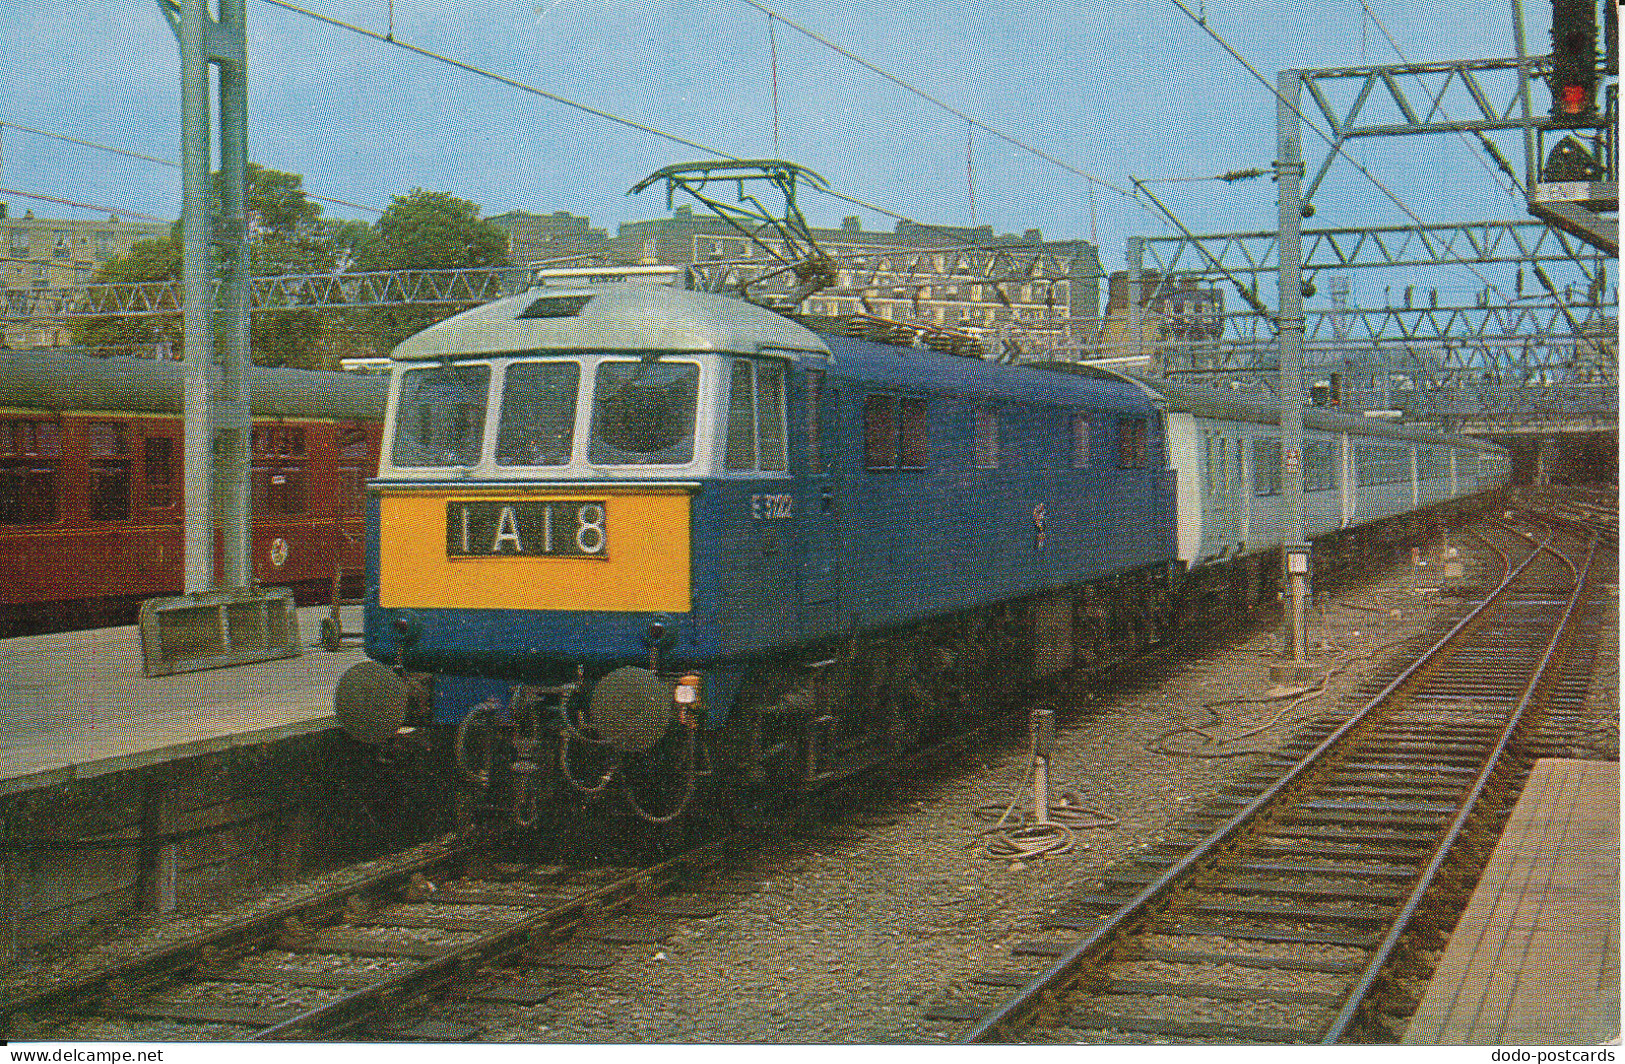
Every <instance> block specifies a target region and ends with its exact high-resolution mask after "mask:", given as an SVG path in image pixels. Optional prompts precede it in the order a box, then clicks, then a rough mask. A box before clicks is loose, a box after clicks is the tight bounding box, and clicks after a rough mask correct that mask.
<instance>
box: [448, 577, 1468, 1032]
mask: <svg viewBox="0 0 1625 1064" xmlns="http://www.w3.org/2000/svg"><path fill="white" fill-rule="evenodd" d="M1447 608H1448V607H1447ZM1439 610H1440V605H1439V604H1438V603H1437V601H1436V600H1434V599H1432V598H1430V597H1427V596H1422V595H1418V594H1417V593H1416V592H1414V590H1413V589H1412V586H1411V576H1410V573H1409V570H1402V571H1400V572H1397V573H1394V574H1391V575H1390V576H1389V577H1388V578H1386V579H1384V580H1380V581H1378V582H1377V583H1375V584H1372V585H1370V586H1368V587H1365V588H1363V589H1359V590H1356V591H1351V592H1347V593H1341V594H1338V595H1337V596H1335V597H1334V601H1333V604H1332V605H1330V606H1328V608H1327V609H1326V610H1325V611H1324V615H1323V616H1322V617H1321V618H1319V619H1317V623H1316V625H1315V627H1314V629H1313V630H1312V631H1313V636H1312V638H1313V639H1314V640H1315V642H1316V648H1315V650H1316V656H1317V657H1319V658H1320V659H1321V660H1322V661H1324V662H1325V663H1326V664H1328V665H1331V666H1333V667H1334V668H1335V669H1337V670H1338V671H1337V672H1336V673H1335V675H1334V676H1333V677H1332V680H1331V682H1330V684H1329V687H1328V690H1327V691H1326V692H1325V693H1324V694H1322V695H1320V696H1319V697H1318V698H1315V699H1312V700H1310V701H1307V702H1295V701H1294V700H1292V699H1279V700H1276V701H1270V702H1262V701H1249V702H1237V703H1230V704H1223V705H1219V706H1218V707H1217V708H1216V712H1215V713H1210V712H1209V711H1208V710H1206V709H1205V708H1204V704H1206V703H1216V702H1221V701H1222V700H1225V699H1260V698H1261V697H1262V696H1263V695H1265V694H1266V693H1267V692H1268V689H1269V670H1268V665H1269V662H1270V660H1271V659H1272V658H1273V657H1274V655H1275V653H1276V647H1277V644H1278V641H1279V632H1278V629H1277V628H1275V627H1273V626H1265V627H1259V628H1257V629H1256V630H1255V631H1253V632H1252V633H1251V634H1249V635H1243V636H1239V637H1236V638H1235V639H1233V640H1232V641H1230V642H1229V643H1228V644H1226V645H1223V646H1221V647H1218V648H1216V649H1209V650H1206V651H1202V652H1199V653H1198V655H1197V656H1195V657H1191V658H1187V660H1184V661H1182V662H1180V663H1179V664H1178V665H1177V666H1172V667H1170V668H1168V669H1167V670H1165V671H1166V673H1167V675H1166V676H1165V677H1159V678H1155V679H1153V680H1142V681H1139V682H1137V683H1135V684H1134V685H1133V687H1132V688H1131V689H1127V690H1123V689H1119V690H1099V691H1077V692H1073V693H1071V694H1070V695H1069V696H1068V697H1067V699H1066V701H1067V702H1068V703H1069V704H1064V705H1060V706H1058V710H1059V711H1060V712H1059V720H1058V727H1057V736H1056V750H1055V753H1054V757H1053V760H1052V764H1051V770H1050V778H1051V791H1052V794H1053V795H1058V794H1059V793H1060V792H1061V791H1072V792H1075V793H1076V794H1077V795H1079V797H1080V798H1081V799H1082V801H1083V804H1084V805H1086V806H1088V807H1090V808H1091V809H1094V810H1098V811H1100V812H1103V813H1108V814H1110V815H1112V816H1114V817H1116V818H1118V822H1117V823H1116V824H1115V825H1114V826H1111V827H1109V828H1102V829H1095V830H1086V831H1081V832H1079V833H1078V838H1079V842H1078V845H1077V847H1076V848H1075V850H1074V851H1073V853H1071V854H1069V855H1066V856H1062V857H1056V858H1040V859H1036V860H1031V861H1026V862H1020V861H1018V862H1009V861H996V860H991V859H989V858H988V857H987V855H986V852H985V846H986V842H987V838H986V836H985V835H983V834H981V832H982V831H983V830H984V829H985V828H987V826H988V824H987V823H986V821H984V820H982V819H980V818H978V816H977V814H976V810H977V807H978V806H980V805H982V804H984V803H1001V804H1002V803H1005V802H1008V801H1009V800H1010V799H1011V798H1012V797H1016V798H1018V799H1019V800H1020V802H1021V803H1022V804H1028V805H1030V801H1031V799H1030V794H1031V791H1030V785H1029V784H1028V783H1027V770H1028V766H1029V763H1030V756H1029V753H1028V751H1027V748H1026V746H1025V743H1023V742H1020V741H1014V742H1009V743H1005V744H1003V745H1001V746H1000V747H998V748H997V749H993V750H989V751H986V752H985V753H984V755H983V757H982V758H980V759H979V761H980V763H978V764H971V765H967V766H965V767H964V768H962V769H960V770H957V771H955V772H952V773H944V774H940V775H942V776H943V778H940V779H934V780H932V781H930V782H929V783H927V784H924V785H922V786H920V787H919V788H918V789H917V792H916V794H915V796H914V798H913V800H911V801H905V802H904V803H903V804H901V806H900V807H899V808H897V809H896V814H897V819H896V821H895V823H893V824H891V825H889V826H885V827H878V828H870V829H868V830H867V831H865V832H864V833H863V837H862V838H860V839H858V840H855V841H823V842H816V843H813V842H806V841H804V842H801V843H798V844H794V845H793V846H792V847H790V848H787V849H786V850H783V851H781V852H779V853H777V854H774V855H769V856H765V857H763V858H761V859H758V860H757V861H755V862H754V863H753V866H752V867H751V869H750V870H749V871H750V872H751V873H753V874H755V875H757V876H758V877H759V878H760V886H759V888H758V889H757V890H756V891H755V892H754V893H751V894H745V895H741V896H739V897H738V898H737V899H736V903H735V904H734V905H733V906H731V907H727V908H725V911H723V912H722V913H721V914H720V915H719V916H717V917H716V918H714V919H711V920H704V921H685V922H682V923H681V924H680V925H679V930H678V933H677V934H676V936H674V937H673V938H672V939H671V940H670V941H669V942H667V943H664V944H659V945H649V946H647V947H627V948H626V949H625V951H624V953H623V954H622V959H621V961H620V962H619V963H617V964H616V965H614V966H613V967H611V968H609V969H607V970H606V971H604V972H602V973H598V974H595V975H593V976H590V977H587V978H585V979H584V980H583V981H582V982H581V983H580V984H579V985H577V986H573V987H571V986H567V987H566V988H565V989H564V990H563V991H561V992H560V993H559V994H558V995H556V996H555V997H553V998H552V999H551V1000H550V1001H549V1002H548V1003H547V1004H546V1005H544V1006H540V1007H538V1008H534V1009H528V1010H516V1011H511V1012H507V1013H503V1014H501V1015H500V1016H496V1015H492V1014H490V1013H479V1012H470V1013H468V1014H466V1015H464V1016H463V1017H461V1018H464V1019H466V1020H468V1021H470V1022H474V1023H476V1024H479V1025H482V1026H484V1027H485V1028H486V1030H485V1032H484V1035H483V1037H484V1038H486V1039H489V1040H504V1041H508V1040H512V1041H560V1042H647V1041H671V1042H756V1041H763V1042H915V1041H928V1042H929V1041H938V1040H940V1039H942V1038H944V1037H949V1036H951V1035H952V1033H953V1030H952V1025H949V1024H943V1023H941V1022H936V1021H927V1020H925V1019H924V1018H923V1015H924V1012H925V1009H926V1007H927V1006H928V1005H930V1004H932V1003H935V1002H937V1001H940V1000H943V999H952V998H954V997H955V996H956V995H958V994H961V993H963V992H965V991H966V989H967V988H968V987H970V985H971V983H970V981H971V980H972V979H973V978H974V977H975V976H977V975H979V974H982V973H985V972H989V971H994V970H998V969H1002V968H1007V967H1009V966H1010V963H1011V959H1010V958H1011V950H1012V947H1014V946H1015V945H1017V944H1018V943H1021V942H1024V941H1030V940H1034V939H1054V938H1056V937H1058V936H1057V935H1056V934H1055V933H1053V932H1049V933H1046V932H1043V931H1042V930H1041V929H1040V926H1039V921H1040V919H1041V918H1042V917H1043V916H1044V915H1046V914H1048V913H1050V912H1052V911H1054V910H1055V909H1056V908H1057V907H1059V906H1060V905H1061V904H1062V903H1063V902H1065V901H1066V900H1067V899H1068V898H1069V897H1071V896H1073V895H1075V894H1079V893H1083V894H1087V893H1093V890H1092V889H1091V884H1092V881H1094V880H1096V879H1098V877H1099V875H1100V873H1101V872H1102V871H1104V870H1105V869H1106V868H1108V867H1110V866H1111V865H1112V864H1114V863H1115V862H1117V861H1119V860H1121V859H1122V858H1123V857H1125V856H1127V855H1129V854H1130V853H1132V852H1134V851H1136V850H1138V849H1140V848H1142V847H1144V846H1147V845H1151V844H1154V843H1156V842H1159V841H1161V840H1163V839H1164V838H1166V837H1168V836H1169V835H1171V834H1178V832H1176V831H1175V830H1174V829H1175V828H1176V827H1177V825H1178V824H1179V823H1180V822H1181V820H1182V819H1183V818H1184V817H1185V815H1186V814H1187V812H1188V811H1189V810H1192V809H1194V808H1197V807H1199V806H1200V805H1201V804H1202V803H1204V802H1205V801H1206V800H1208V799H1210V798H1212V797H1214V796H1215V795H1217V793H1218V792H1219V791H1220V790H1221V789H1223V788H1224V787H1225V786H1226V785H1227V784H1230V783H1232V782H1235V781H1237V780H1239V779H1242V778H1243V777H1245V776H1246V775H1248V773H1249V772H1250V771H1251V770H1252V769H1253V768H1254V767H1256V766H1257V765H1258V763H1259V761H1260V758H1259V756H1258V755H1257V754H1252V755H1248V756H1226V757H1192V756H1173V755H1170V754H1166V753H1157V752H1153V751H1152V749H1151V748H1152V746H1153V745H1154V744H1156V743H1157V741H1158V740H1159V739H1161V740H1163V743H1162V746H1163V747H1164V748H1175V747H1178V748H1181V749H1189V750H1195V749H1198V748H1203V747H1206V749H1208V750H1209V751H1210V752H1212V751H1214V750H1218V751H1223V752H1225V753H1229V752H1231V751H1232V750H1234V749H1237V748H1242V749H1247V750H1255V751H1266V752H1267V751H1270V750H1273V749H1275V748H1276V747H1278V746H1279V745H1280V744H1281V743H1282V742H1283V741H1284V740H1286V739H1287V738H1288V737H1289V736H1290V735H1291V734H1292V725H1293V724H1295V723H1296V722H1298V721H1301V720H1303V719H1307V718H1308V717H1310V716H1313V715H1316V714H1318V713H1321V712H1323V711H1325V710H1327V709H1331V708H1334V707H1336V706H1338V705H1339V704H1340V703H1341V701H1342V700H1343V698H1345V697H1346V696H1347V695H1349V694H1350V693H1352V692H1353V690H1354V689H1355V688H1357V687H1358V685H1359V683H1360V682H1361V680H1362V679H1363V678H1364V677H1365V675H1366V674H1367V672H1368V671H1369V670H1370V668H1371V666H1372V665H1373V663H1375V662H1377V661H1380V660H1381V659H1382V658H1383V657H1384V656H1385V655H1386V654H1387V653H1389V652H1390V651H1391V650H1392V648H1393V647H1394V646H1396V645H1397V644H1398V643H1400V642H1402V641H1404V640H1405V639H1408V638H1410V637H1412V636H1414V635H1415V634H1417V633H1418V632H1420V631H1421V630H1423V629H1424V628H1426V627H1428V626H1429V625H1430V624H1431V623H1432V621H1433V619H1434V618H1435V616H1436V615H1437V614H1438V613H1439ZM1156 671H1157V672H1159V673H1160V672H1162V671H1164V670H1156ZM1215 717H1217V723H1215ZM1276 718H1279V719H1278V720H1277V719H1276ZM1271 721H1274V722H1275V723H1274V726H1272V727H1268V728H1264V729H1262V730H1257V731H1255V729H1258V727H1259V725H1261V724H1265V723H1269V722H1271ZM1187 725H1194V726H1197V727H1200V728H1202V729H1203V730H1204V732H1206V733H1207V734H1210V735H1214V736H1219V735H1225V736H1237V735H1243V734H1247V733H1251V734H1247V737H1246V738H1245V739H1244V740H1243V741H1242V742H1240V743H1239V744H1219V745H1218V746H1216V747H1215V746H1213V745H1209V744H1208V743H1207V740H1206V739H1205V738H1204V737H1203V735H1201V734H1198V733H1194V732H1191V731H1189V730H1182V729H1183V728H1184V726H1187ZM1170 733H1175V734H1172V735H1171V734H1170ZM1026 960H1028V961H1029V962H1031V961H1032V958H1026ZM1037 966H1038V965H1037V964H1036V963H1029V964H1028V965H1027V967H1029V968H1036V967H1037ZM1264 1011H1267V1010H1264ZM1288 1011H1291V1010H1288ZM1284 1014H1285V1013H1283V1015H1284Z"/></svg>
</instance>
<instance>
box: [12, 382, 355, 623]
mask: <svg viewBox="0 0 1625 1064" xmlns="http://www.w3.org/2000/svg"><path fill="white" fill-rule="evenodd" d="M183 374H184V370H183V367H182V366H181V365H180V364H179V363H175V362H166V361H155V360H149V359H138V358H96V357H91V356H88V355H84V354H77V353H72V352H42V351H4V352H0V634H3V635H15V634H24V633H28V632H44V631H60V630H63V629H70V628H80V627H87V626H95V625H102V624H111V623H128V622H130V621H132V620H133V619H134V617H135V610H136V607H137V606H138V605H139V603H140V601H141V600H142V599H145V598H151V597H154V596H162V595H176V594H179V593H180V592H181V590H182V544H183V529H182V518H183V507H184V504H185V490H184V486H183V483H182V465H183V455H184V443H183V439H184V437H183V426H182V422H181V418H180V413H181V395H182V377H183ZM249 390H250V396H251V405H252V407H253V415H254V423H253V441H252V447H251V452H250V454H251V464H252V486H253V491H252V495H253V501H252V513H253V537H252V556H253V567H254V579H255V581H256V582H257V583H260V584H265V585H281V586H288V587H292V588H293V589H294V591H295V594H296V595H297V596H298V598H299V599H300V601H302V602H313V601H326V598H327V596H328V595H329V594H330V591H331V588H332V581H333V576H334V568H335V565H338V566H339V567H340V568H341V571H342V572H344V573H346V574H359V573H360V571H361V560H362V558H361V508H362V501H363V498H364V493H365V486H366V481H367V479H368V478H369V477H371V476H373V475H374V474H375V472H376V471H377V468H378V444H379V433H380V425H381V423H382V420H383V413H384V399H385V390H386V381H385V379H384V378H382V377H371V376H364V375H360V374H351V373H325V372H311V371H307V370H296V369H270V368H265V367H254V368H253V369H252V370H251V371H250V378H249ZM215 549H216V558H217V560H218V557H219V552H220V545H219V543H218V540H217V542H216V548H215Z"/></svg>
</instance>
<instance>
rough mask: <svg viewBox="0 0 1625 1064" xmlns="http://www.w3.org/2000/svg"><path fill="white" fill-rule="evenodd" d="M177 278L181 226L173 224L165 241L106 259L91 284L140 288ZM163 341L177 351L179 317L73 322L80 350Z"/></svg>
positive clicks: (140, 245) (142, 244)
mask: <svg viewBox="0 0 1625 1064" xmlns="http://www.w3.org/2000/svg"><path fill="white" fill-rule="evenodd" d="M180 275H181V237H180V223H179V222H176V223H175V225H174V226H172V227H171V228H170V231H169V235H168V236H167V237H160V238H158V239H156V240H142V241H138V242H137V243H135V244H134V245H132V246H131V248H130V251H129V254H127V255H121V256H118V257H116V258H111V259H108V260H107V262H105V263H103V264H102V267H101V269H99V270H97V271H96V275H95V277H94V278H92V281H93V283H95V284H141V283H144V282H148V281H174V280H179V278H180ZM165 340H167V341H168V342H169V344H170V345H171V346H172V347H174V348H175V350H180V343H181V319H180V315H178V314H166V315H163V316H161V317H139V318H134V317H109V318H75V319H73V342H74V343H76V344H78V345H79V346H81V347H132V346H145V345H149V344H156V343H158V342H161V341H165Z"/></svg>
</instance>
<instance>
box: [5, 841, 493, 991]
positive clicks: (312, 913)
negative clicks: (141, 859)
mask: <svg viewBox="0 0 1625 1064" xmlns="http://www.w3.org/2000/svg"><path fill="white" fill-rule="evenodd" d="M479 849H480V847H479V846H478V845H477V844H476V843H474V842H471V841H466V840H459V841H457V842H456V843H455V844H453V845H452V846H451V847H450V848H449V849H447V850H445V851H443V852H441V853H436V854H429V855H427V856H424V857H421V858H419V859H417V860H415V861H412V862H411V863H409V864H406V865H403V866H401V867H399V868H394V869H391V870H390V871H388V872H386V873H383V874H381V875H379V876H378V877H376V878H375V879H370V880H367V881H365V882H363V883H351V884H348V885H346V886H344V887H342V888H339V889H335V890H331V891H326V892H323V893H321V894H318V895H316V896H314V897H310V898H306V899H304V900H302V901H296V902H290V903H289V904H287V905H282V906H278V907H277V908H275V909H271V910H268V911H266V912H263V913H259V914H257V915H255V916H251V917H248V918H247V919H244V920H242V921H239V922H238V923H236V924H230V925H227V926H226V927H224V928H218V929H216V930H213V931H205V932H203V933H202V934H198V935H193V936H192V937H190V938H187V939H184V940H182V941H180V942H176V943H174V944H172V945H169V946H165V947H163V948H162V949H159V950H155V951H153V952H150V953H144V954H142V955H140V956H138V957H132V958H131V959H129V960H127V961H124V962H122V963H120V964H117V965H113V966H112V967H109V968H103V969H100V970H98V971H95V972H90V973H88V974H86V975H83V976H80V977H78V978H76V979H70V980H68V981H67V982H63V983H58V984H57V985H55V986H52V987H48V988H46V989H44V990H40V991H36V992H34V993H31V994H28V995H26V996H23V997H19V998H14V999H12V1000H10V1001H7V1002H5V1003H4V1004H0V1020H5V1021H9V1020H10V1018H11V1017H12V1016H13V1015H15V1014H17V1013H27V1012H41V1011H50V1010H53V1009H57V1008H60V1007H62V1006H63V1005H66V1004H72V1003H77V1002H79V1001H83V1000H84V999H85V998H86V997H94V996H96V995H97V994H98V993H99V992H102V991H103V988H105V987H106V986H107V985H108V984H110V983H112V982H113V981H115V980H119V981H125V982H138V983H145V982H152V981H156V980H159V979H163V978H168V977H170V976H172V975H174V974H175V973H177V972H180V971H183V970H184V969H186V968H189V967H191V966H193V965H195V964H196V963H197V959H198V956H199V955H200V952H201V950H202V949H203V947H205V946H211V947H214V948H216V949H219V948H231V947H235V946H243V945H249V944H252V943H254V942H256V941H258V940H260V939H263V938H267V937H270V936H272V935H275V934H278V933H279V932H280V930H281V929H282V927H283V926H284V924H285V923H286V921H288V920H289V919H291V918H300V919H307V920H308V919H322V918H325V917H327V916H329V915H333V914H336V913H338V912H342V911H343V908H344V902H345V899H346V898H349V897H352V896H354V895H356V894H359V893H365V892H367V891H372V890H388V889H391V888H393V887H396V886H398V885H399V884H402V883H405V882H408V881H410V880H411V878H412V876H414V875H418V874H421V873H424V872H430V871H433V870H435V869H437V868H441V867H444V866H446V865H450V864H456V863H457V862H460V861H464V860H467V859H468V858H470V857H472V856H474V855H475V854H476V853H477V852H478V850H479Z"/></svg>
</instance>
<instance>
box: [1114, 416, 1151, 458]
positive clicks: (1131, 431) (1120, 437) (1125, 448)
mask: <svg viewBox="0 0 1625 1064" xmlns="http://www.w3.org/2000/svg"><path fill="white" fill-rule="evenodd" d="M1145 459H1146V455H1145V418H1143V417H1120V418H1118V419H1117V464H1118V465H1119V466H1121V467H1123V468H1125V469H1138V468H1139V467H1141V466H1143V465H1145Z"/></svg>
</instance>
